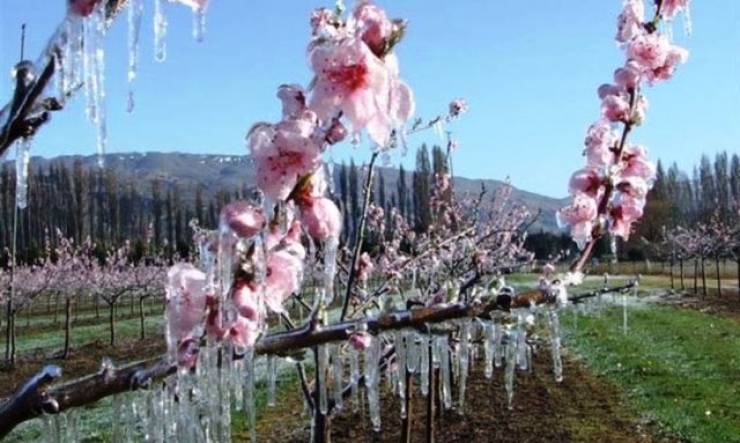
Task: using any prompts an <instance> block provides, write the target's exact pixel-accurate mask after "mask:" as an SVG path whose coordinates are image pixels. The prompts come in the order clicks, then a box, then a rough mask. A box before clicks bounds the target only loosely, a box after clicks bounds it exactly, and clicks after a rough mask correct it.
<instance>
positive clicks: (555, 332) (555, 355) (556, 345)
mask: <svg viewBox="0 0 740 443" xmlns="http://www.w3.org/2000/svg"><path fill="white" fill-rule="evenodd" d="M548 320H549V322H548V323H549V325H550V349H551V351H552V372H553V374H555V381H556V382H558V383H560V382H561V381H563V360H562V358H561V356H560V346H561V341H562V339H561V336H560V319H559V318H558V311H557V310H556V309H551V310H550V311H549V312H548Z"/></svg>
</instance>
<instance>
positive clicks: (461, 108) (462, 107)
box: [449, 98, 468, 117]
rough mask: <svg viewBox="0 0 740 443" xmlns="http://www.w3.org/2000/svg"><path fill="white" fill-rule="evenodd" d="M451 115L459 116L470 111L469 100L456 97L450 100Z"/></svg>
mask: <svg viewBox="0 0 740 443" xmlns="http://www.w3.org/2000/svg"><path fill="white" fill-rule="evenodd" d="M449 108H450V110H449V114H450V117H459V116H460V115H462V114H464V113H466V112H468V102H467V101H466V100H465V99H464V98H456V99H455V100H452V101H451V102H450V106H449Z"/></svg>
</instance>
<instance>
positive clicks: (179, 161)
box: [31, 151, 567, 232]
mask: <svg viewBox="0 0 740 443" xmlns="http://www.w3.org/2000/svg"><path fill="white" fill-rule="evenodd" d="M76 162H80V164H81V165H82V166H83V167H84V168H95V167H96V163H97V156H96V155H87V156H85V155H60V156H56V157H40V156H34V157H32V158H31V168H32V169H33V168H39V167H41V168H44V169H46V168H48V167H49V165H51V164H58V163H63V164H65V166H67V167H71V166H72V165H73V164H74V163H76ZM358 166H360V165H358ZM105 168H106V169H112V170H114V171H115V172H116V174H117V175H118V176H119V177H120V178H122V179H124V180H126V181H128V182H130V183H133V184H134V186H135V187H136V188H137V189H138V190H139V191H140V192H142V193H143V194H147V193H148V192H150V189H149V186H150V183H151V181H152V180H154V179H157V180H159V181H160V183H161V184H162V185H163V187H164V188H165V189H167V188H168V187H174V186H177V187H178V189H179V190H180V192H181V195H182V197H183V198H184V199H185V200H190V199H191V198H193V196H194V193H195V189H197V187H199V186H200V187H201V189H202V190H203V192H204V194H205V195H207V196H208V195H214V194H215V193H217V192H219V191H221V190H233V189H236V188H243V187H247V186H252V185H253V184H254V176H255V174H254V165H253V163H252V162H251V161H250V159H249V156H248V155H225V154H192V153H184V152H159V151H148V152H124V153H109V154H106V155H105ZM378 170H379V171H380V173H381V174H382V175H383V179H384V181H385V189H386V195H392V194H393V193H395V192H396V191H395V190H396V189H397V188H396V186H397V181H398V169H397V167H380V168H379V169H378ZM407 173H408V174H407V180H408V185H409V186H411V183H410V181H411V176H412V175H413V171H407ZM334 181H335V182H337V181H338V177H337V176H336V175H335V177H334ZM453 184H454V189H455V192H456V193H458V194H460V193H476V194H477V193H478V192H479V191H480V189H481V184H483V185H484V186H485V187H486V189H487V191H489V192H491V193H493V192H495V191H496V190H497V189H500V188H501V187H502V186H505V185H506V182H504V181H502V180H497V179H473V178H467V177H462V176H455V177H454V178H453ZM566 201H567V199H565V198H554V197H549V196H545V195H541V194H537V193H535V192H530V191H525V190H522V189H519V188H517V187H516V186H514V185H512V193H511V202H512V203H514V204H521V205H524V206H525V207H527V209H528V210H529V211H530V212H531V213H532V214H537V213H538V212H539V216H538V218H537V220H536V221H535V222H534V223H533V224H532V226H531V227H530V231H531V232H538V231H539V230H544V231H549V232H558V231H559V229H558V227H557V225H556V223H555V211H557V209H559V208H560V207H562V206H564V205H565V204H566Z"/></svg>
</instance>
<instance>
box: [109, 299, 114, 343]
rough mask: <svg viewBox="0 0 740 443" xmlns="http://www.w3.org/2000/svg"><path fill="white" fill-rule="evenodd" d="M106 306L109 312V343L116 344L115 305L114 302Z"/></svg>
mask: <svg viewBox="0 0 740 443" xmlns="http://www.w3.org/2000/svg"><path fill="white" fill-rule="evenodd" d="M108 308H109V313H110V316H109V322H110V345H111V346H116V305H115V304H114V303H109V304H108Z"/></svg>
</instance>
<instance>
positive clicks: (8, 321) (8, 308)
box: [5, 297, 13, 363]
mask: <svg viewBox="0 0 740 443" xmlns="http://www.w3.org/2000/svg"><path fill="white" fill-rule="evenodd" d="M12 317H13V299H11V298H10V297H8V302H7V303H6V304H5V361H6V362H8V363H10V330H11V328H12V327H13V320H12Z"/></svg>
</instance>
